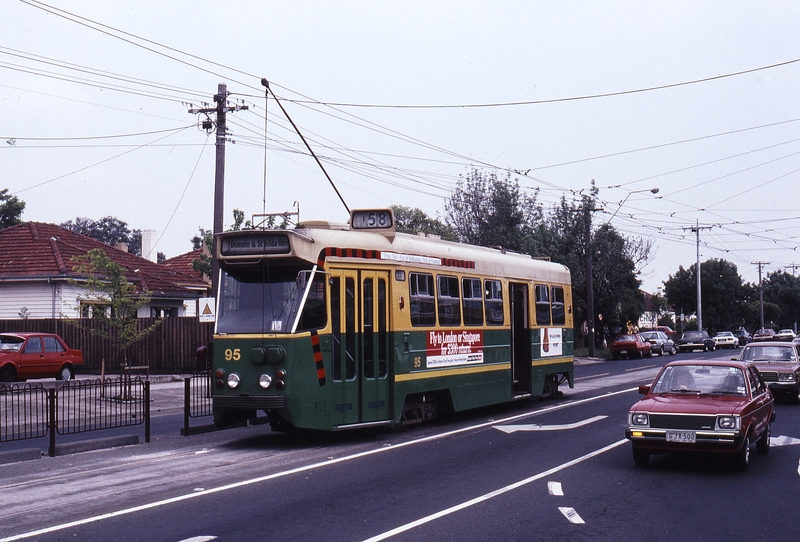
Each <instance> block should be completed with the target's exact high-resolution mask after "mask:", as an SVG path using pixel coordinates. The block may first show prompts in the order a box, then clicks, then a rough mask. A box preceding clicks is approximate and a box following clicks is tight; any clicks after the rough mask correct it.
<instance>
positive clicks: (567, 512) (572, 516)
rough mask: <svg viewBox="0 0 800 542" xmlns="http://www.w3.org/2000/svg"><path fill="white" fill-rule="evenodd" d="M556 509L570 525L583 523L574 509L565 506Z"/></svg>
mask: <svg viewBox="0 0 800 542" xmlns="http://www.w3.org/2000/svg"><path fill="white" fill-rule="evenodd" d="M558 509H559V510H561V513H562V514H564V517H566V518H567V519H568V520H569V521H570V523H583V522H584V521H583V518H581V517H580V516H579V515H578V513H577V512H576V511H575V509H574V508H569V507H567V506H559V507H558Z"/></svg>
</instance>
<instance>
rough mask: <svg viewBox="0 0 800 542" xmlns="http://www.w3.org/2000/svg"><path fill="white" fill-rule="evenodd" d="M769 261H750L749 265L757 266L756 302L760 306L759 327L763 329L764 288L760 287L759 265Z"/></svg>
mask: <svg viewBox="0 0 800 542" xmlns="http://www.w3.org/2000/svg"><path fill="white" fill-rule="evenodd" d="M771 263H772V262H750V265H757V266H758V304H759V306H760V308H761V310H760V312H761V329H764V288H762V287H761V266H762V265H769V264H771Z"/></svg>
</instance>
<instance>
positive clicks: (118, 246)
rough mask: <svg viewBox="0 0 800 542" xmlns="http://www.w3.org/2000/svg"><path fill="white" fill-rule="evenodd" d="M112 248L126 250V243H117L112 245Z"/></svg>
mask: <svg viewBox="0 0 800 542" xmlns="http://www.w3.org/2000/svg"><path fill="white" fill-rule="evenodd" d="M114 248H116V249H117V250H121V251H122V252H128V243H117V244H116V245H114Z"/></svg>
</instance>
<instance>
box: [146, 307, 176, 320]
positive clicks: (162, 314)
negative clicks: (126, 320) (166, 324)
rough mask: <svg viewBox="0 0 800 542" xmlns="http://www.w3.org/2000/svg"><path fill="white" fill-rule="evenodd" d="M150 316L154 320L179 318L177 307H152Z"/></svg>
mask: <svg viewBox="0 0 800 542" xmlns="http://www.w3.org/2000/svg"><path fill="white" fill-rule="evenodd" d="M150 316H152V317H153V318H174V317H176V316H178V308H177V307H150Z"/></svg>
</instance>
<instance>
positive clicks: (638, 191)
mask: <svg viewBox="0 0 800 542" xmlns="http://www.w3.org/2000/svg"><path fill="white" fill-rule="evenodd" d="M643 192H651V193H652V194H658V188H646V189H644V190H633V191H631V192H629V193H628V195H627V196H625V199H623V200H622V201H621V202H619V207H617V210H616V211H614V214H613V215H611V218H609V219H608V221H607V222H606V224H608V223H609V222H611V221H612V220H613V219H614V217H615V216H617V213H618V212H619V210H620V209H622V206H623V205H625V202H626V201H628V198H629V197H631V194H641V193H643Z"/></svg>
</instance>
